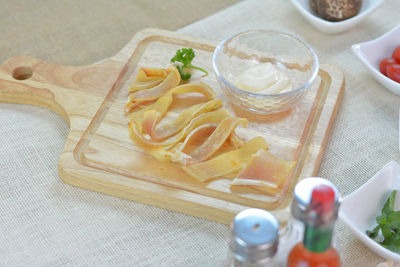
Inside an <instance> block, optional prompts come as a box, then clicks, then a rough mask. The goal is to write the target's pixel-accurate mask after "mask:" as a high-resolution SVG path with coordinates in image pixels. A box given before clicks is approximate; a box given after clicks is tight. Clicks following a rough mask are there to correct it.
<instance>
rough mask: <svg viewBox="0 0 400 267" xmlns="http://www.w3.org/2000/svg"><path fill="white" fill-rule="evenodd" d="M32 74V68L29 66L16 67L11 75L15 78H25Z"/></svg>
mask: <svg viewBox="0 0 400 267" xmlns="http://www.w3.org/2000/svg"><path fill="white" fill-rule="evenodd" d="M32 75H33V70H32V68H31V67H18V68H15V69H14V70H13V72H12V76H13V78H14V79H16V80H27V79H29V78H30V77H32Z"/></svg>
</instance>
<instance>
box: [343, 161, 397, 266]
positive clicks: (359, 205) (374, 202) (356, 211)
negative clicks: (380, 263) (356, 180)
mask: <svg viewBox="0 0 400 267" xmlns="http://www.w3.org/2000/svg"><path fill="white" fill-rule="evenodd" d="M392 190H400V166H399V165H398V164H397V163H396V162H394V161H391V162H389V163H388V164H386V166H385V167H383V168H382V169H381V170H380V171H379V172H378V173H376V174H375V175H374V177H372V178H371V179H370V180H369V181H368V182H366V183H365V184H364V185H363V186H361V187H360V188H359V189H357V190H356V191H354V192H353V193H351V194H350V195H348V196H347V197H345V198H344V199H343V201H342V204H341V206H340V211H339V216H340V219H341V220H342V221H343V222H344V223H345V224H346V225H347V226H348V227H349V228H350V230H351V231H352V232H353V233H354V234H355V235H356V236H357V237H358V238H359V239H360V240H361V241H362V242H363V243H364V244H365V245H366V246H367V247H369V248H370V249H371V250H373V251H374V252H376V253H377V254H378V255H380V256H381V257H383V258H385V259H392V260H394V261H396V262H400V254H397V253H395V252H392V251H390V250H388V249H386V248H384V247H382V246H381V245H379V244H378V243H377V242H375V241H374V240H372V239H371V238H369V237H368V236H367V234H366V233H365V232H366V231H367V230H372V229H373V228H374V227H375V226H376V225H377V223H376V220H375V219H376V217H377V216H379V215H380V214H381V210H382V207H383V204H384V203H385V202H386V200H387V198H388V197H389V194H390V193H391V191H392ZM399 204H400V194H398V195H397V196H396V204H395V209H399Z"/></svg>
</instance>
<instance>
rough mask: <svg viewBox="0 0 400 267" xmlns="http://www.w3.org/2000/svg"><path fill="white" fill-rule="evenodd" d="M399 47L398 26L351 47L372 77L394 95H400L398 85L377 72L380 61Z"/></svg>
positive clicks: (399, 32) (399, 30)
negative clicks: (375, 37)
mask: <svg viewBox="0 0 400 267" xmlns="http://www.w3.org/2000/svg"><path fill="white" fill-rule="evenodd" d="M399 45H400V24H399V25H397V27H395V28H394V29H392V30H391V31H389V32H388V33H385V34H384V35H382V36H381V37H379V38H377V39H374V40H372V41H368V42H364V43H359V44H354V45H353V46H352V49H353V52H354V53H355V54H356V55H357V57H358V58H359V59H360V60H361V62H362V63H364V65H365V66H366V67H367V69H368V71H369V72H370V73H371V74H372V76H373V77H374V78H375V79H376V80H377V81H378V82H379V83H380V84H382V85H383V86H384V87H386V88H387V89H389V90H390V91H391V92H393V93H395V94H396V95H400V83H397V82H395V81H393V80H392V79H389V78H388V77H386V76H385V75H383V74H382V73H381V72H380V71H379V63H380V62H381V60H382V59H384V58H387V57H391V56H392V53H393V50H394V49H395V48H396V47H397V46H399Z"/></svg>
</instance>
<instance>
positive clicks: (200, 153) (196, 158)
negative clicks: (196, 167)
mask: <svg viewBox="0 0 400 267" xmlns="http://www.w3.org/2000/svg"><path fill="white" fill-rule="evenodd" d="M239 124H242V125H243V126H246V125H247V120H246V119H243V118H238V117H227V118H225V119H223V120H222V121H221V122H220V123H219V125H218V127H217V128H216V129H215V131H214V132H213V133H212V134H211V135H210V136H209V137H208V138H207V140H206V141H205V142H204V143H203V144H201V145H200V146H199V147H197V148H196V149H195V150H193V151H192V153H190V156H191V157H192V158H191V159H190V162H189V164H194V163H197V162H201V161H204V160H206V159H208V158H210V157H211V156H212V155H213V154H214V153H215V152H216V151H217V150H218V149H219V148H220V147H221V146H222V145H223V144H224V143H225V141H226V140H227V139H228V138H229V136H230V135H231V134H232V132H233V131H234V130H235V128H236V127H237V126H238V125H239Z"/></svg>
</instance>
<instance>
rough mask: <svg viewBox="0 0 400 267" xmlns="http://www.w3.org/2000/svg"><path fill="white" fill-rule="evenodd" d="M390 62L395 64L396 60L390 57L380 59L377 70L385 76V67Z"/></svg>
mask: <svg viewBox="0 0 400 267" xmlns="http://www.w3.org/2000/svg"><path fill="white" fill-rule="evenodd" d="M391 64H396V61H395V60H394V59H393V58H391V57H388V58H385V59H384V60H382V61H381V64H379V70H380V71H381V72H382V74H383V75H386V76H387V72H386V67H387V66H389V65H391Z"/></svg>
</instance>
